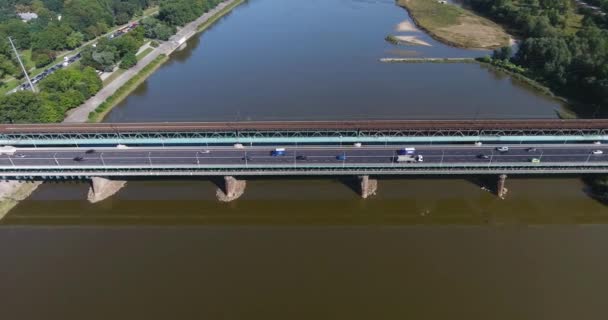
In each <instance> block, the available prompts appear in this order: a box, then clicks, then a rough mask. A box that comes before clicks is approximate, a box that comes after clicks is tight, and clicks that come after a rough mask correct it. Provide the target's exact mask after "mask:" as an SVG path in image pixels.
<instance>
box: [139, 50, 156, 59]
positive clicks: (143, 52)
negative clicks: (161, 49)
mask: <svg viewBox="0 0 608 320" xmlns="http://www.w3.org/2000/svg"><path fill="white" fill-rule="evenodd" d="M153 50H154V48H146V50H144V51H142V52H140V53H138V54H137V56H136V57H137V61H139V60H141V58H143V57H145V56H147V55H148V53H150V52H152V51H153Z"/></svg>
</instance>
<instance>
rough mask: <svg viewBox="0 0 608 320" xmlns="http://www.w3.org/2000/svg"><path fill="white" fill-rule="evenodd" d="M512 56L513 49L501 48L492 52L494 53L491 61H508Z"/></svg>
mask: <svg viewBox="0 0 608 320" xmlns="http://www.w3.org/2000/svg"><path fill="white" fill-rule="evenodd" d="M512 55H513V49H511V47H509V46H507V47H502V48H500V49H497V50H494V52H493V54H492V59H498V60H509V59H511V56H512Z"/></svg>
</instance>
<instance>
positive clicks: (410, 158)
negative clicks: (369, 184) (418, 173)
mask: <svg viewBox="0 0 608 320" xmlns="http://www.w3.org/2000/svg"><path fill="white" fill-rule="evenodd" d="M423 161H424V158H423V157H422V155H413V154H406V155H398V156H397V157H396V158H395V162H398V163H413V162H423Z"/></svg>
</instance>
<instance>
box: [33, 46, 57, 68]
mask: <svg viewBox="0 0 608 320" xmlns="http://www.w3.org/2000/svg"><path fill="white" fill-rule="evenodd" d="M32 60H33V61H34V63H35V64H36V68H41V67H44V66H46V65H49V64H50V63H51V62H53V60H55V55H54V54H53V51H51V50H40V51H34V52H32Z"/></svg>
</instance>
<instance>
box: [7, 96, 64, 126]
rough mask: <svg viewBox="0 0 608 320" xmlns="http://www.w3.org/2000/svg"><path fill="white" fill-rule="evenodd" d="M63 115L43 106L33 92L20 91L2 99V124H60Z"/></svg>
mask: <svg viewBox="0 0 608 320" xmlns="http://www.w3.org/2000/svg"><path fill="white" fill-rule="evenodd" d="M61 119H63V114H58V113H57V112H55V110H53V109H52V108H49V107H48V106H47V105H45V104H43V103H42V101H41V100H40V99H39V97H38V96H37V95H36V94H35V93H32V92H31V91H19V92H16V93H13V94H10V95H7V96H4V97H1V98H0V122H2V123H11V122H13V123H37V122H58V121H60V120H61Z"/></svg>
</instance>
